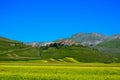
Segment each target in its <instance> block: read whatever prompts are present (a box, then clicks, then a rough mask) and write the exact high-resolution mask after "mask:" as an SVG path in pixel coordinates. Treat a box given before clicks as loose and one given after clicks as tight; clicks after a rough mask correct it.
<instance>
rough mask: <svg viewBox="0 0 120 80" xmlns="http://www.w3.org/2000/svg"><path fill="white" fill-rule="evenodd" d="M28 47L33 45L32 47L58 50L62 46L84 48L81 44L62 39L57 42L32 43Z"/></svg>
mask: <svg viewBox="0 0 120 80" xmlns="http://www.w3.org/2000/svg"><path fill="white" fill-rule="evenodd" d="M28 45H31V46H32V47H39V48H43V47H57V48H58V47H61V46H72V45H80V46H83V45H81V44H79V43H75V42H73V41H71V40H65V39H61V40H58V41H56V42H41V43H37V42H34V43H31V44H28Z"/></svg>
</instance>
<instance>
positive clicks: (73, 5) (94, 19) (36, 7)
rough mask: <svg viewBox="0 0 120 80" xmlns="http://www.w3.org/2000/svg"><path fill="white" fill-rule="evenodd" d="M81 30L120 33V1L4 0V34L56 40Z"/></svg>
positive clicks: (0, 19) (0, 24)
mask: <svg viewBox="0 0 120 80" xmlns="http://www.w3.org/2000/svg"><path fill="white" fill-rule="evenodd" d="M78 32H85V33H90V32H99V33H102V34H107V35H112V34H117V33H120V0H0V36H4V37H7V38H11V39H14V40H19V41H24V42H30V41H52V40H56V39H59V38H66V37H69V36H71V35H73V34H75V33H78Z"/></svg>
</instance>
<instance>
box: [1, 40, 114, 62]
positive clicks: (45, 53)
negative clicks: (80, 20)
mask: <svg viewBox="0 0 120 80" xmlns="http://www.w3.org/2000/svg"><path fill="white" fill-rule="evenodd" d="M33 59H35V60H41V61H45V62H111V61H112V58H111V57H109V56H108V55H106V54H104V53H101V52H99V51H97V50H94V49H91V48H89V47H85V46H61V47H60V48H56V47H49V48H47V49H42V48H33V47H30V46H26V45H24V44H23V43H21V42H17V41H12V40H9V39H5V38H4V39H0V61H11V60H12V61H13V60H15V61H16V60H19V61H23V60H33Z"/></svg>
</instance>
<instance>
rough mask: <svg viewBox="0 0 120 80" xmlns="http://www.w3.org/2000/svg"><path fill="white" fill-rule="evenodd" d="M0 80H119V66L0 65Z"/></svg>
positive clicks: (99, 64) (92, 64)
mask: <svg viewBox="0 0 120 80" xmlns="http://www.w3.org/2000/svg"><path fill="white" fill-rule="evenodd" d="M0 80H120V64H102V63H79V64H73V63H71V64H70V63H69V64H40V63H37V62H36V63H23V62H19V63H17V62H16V63H14V62H11V63H0Z"/></svg>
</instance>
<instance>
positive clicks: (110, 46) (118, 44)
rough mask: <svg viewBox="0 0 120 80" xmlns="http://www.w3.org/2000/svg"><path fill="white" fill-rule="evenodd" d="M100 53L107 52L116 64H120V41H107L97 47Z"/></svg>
mask: <svg viewBox="0 0 120 80" xmlns="http://www.w3.org/2000/svg"><path fill="white" fill-rule="evenodd" d="M95 47H96V48H97V49H99V51H101V52H105V53H106V54H108V55H110V56H112V57H113V59H114V60H115V61H116V62H120V39H119V38H116V39H110V40H106V41H104V42H102V43H100V44H98V45H97V46H95Z"/></svg>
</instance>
